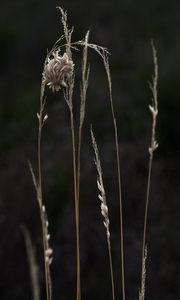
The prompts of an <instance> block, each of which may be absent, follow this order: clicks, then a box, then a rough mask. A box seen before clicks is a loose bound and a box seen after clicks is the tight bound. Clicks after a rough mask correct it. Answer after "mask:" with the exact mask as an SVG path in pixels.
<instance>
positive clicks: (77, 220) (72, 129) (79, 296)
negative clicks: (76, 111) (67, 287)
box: [70, 108, 81, 300]
mask: <svg viewBox="0 0 180 300" xmlns="http://www.w3.org/2000/svg"><path fill="white" fill-rule="evenodd" d="M70 113H71V133H72V147H73V170H74V197H75V216H76V241H77V243H76V245H77V300H81V289H80V286H81V281H80V250H79V205H78V198H77V179H76V157H75V137H74V119H73V112H72V108H71V109H70Z"/></svg>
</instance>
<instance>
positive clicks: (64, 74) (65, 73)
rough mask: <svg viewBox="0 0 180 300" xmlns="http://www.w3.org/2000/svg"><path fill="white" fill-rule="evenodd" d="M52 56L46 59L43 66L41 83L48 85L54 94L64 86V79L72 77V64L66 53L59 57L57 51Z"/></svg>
mask: <svg viewBox="0 0 180 300" xmlns="http://www.w3.org/2000/svg"><path fill="white" fill-rule="evenodd" d="M52 56H53V58H51V59H50V58H48V59H47V62H46V64H45V67H44V71H43V74H42V75H43V79H42V82H43V83H44V84H47V85H49V87H50V88H52V91H53V92H54V91H55V90H56V91H59V89H60V88H61V87H60V86H61V85H62V86H66V82H65V78H67V79H68V78H69V77H70V76H72V74H73V69H74V64H73V61H72V60H69V58H68V56H67V54H66V53H64V54H63V56H60V55H59V54H58V51H55V52H53V53H52Z"/></svg>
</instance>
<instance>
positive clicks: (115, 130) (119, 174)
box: [103, 52, 125, 300]
mask: <svg viewBox="0 0 180 300" xmlns="http://www.w3.org/2000/svg"><path fill="white" fill-rule="evenodd" d="M103 62H104V67H105V70H106V74H107V79H108V85H109V97H110V103H111V112H112V117H113V123H114V134H115V143H116V159H117V171H118V188H119V209H120V232H121V237H120V239H121V274H122V277H121V278H122V294H123V300H125V283H124V242H123V211H122V193H121V172H120V158H119V142H118V132H117V125H116V118H115V113H114V105H113V98H112V81H111V74H110V68H109V61H108V55H107V53H106V52H104V53H103Z"/></svg>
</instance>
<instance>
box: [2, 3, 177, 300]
mask: <svg viewBox="0 0 180 300" xmlns="http://www.w3.org/2000/svg"><path fill="white" fill-rule="evenodd" d="M57 5H59V6H61V7H62V8H64V10H67V12H68V23H69V28H71V27H72V26H74V33H73V36H72V41H77V40H80V39H82V38H83V37H84V36H85V34H86V32H87V30H89V29H90V42H91V43H96V44H99V45H101V46H103V47H106V48H108V50H109V52H110V53H111V55H110V58H109V60H110V69H111V77H112V84H113V85H112V87H113V98H114V106H115V114H116V118H117V126H118V137H119V147H120V162H121V175H122V197H123V216H124V256H125V257H124V260H125V284H126V297H127V299H129V300H135V299H138V294H139V290H138V289H139V287H140V276H141V251H142V235H143V222H144V210H145V198H146V187H147V174H148V163H149V162H148V160H149V154H148V147H149V146H150V139H151V126H152V116H151V113H150V111H149V109H148V105H149V104H151V100H152V94H151V91H150V89H149V84H148V82H149V81H151V80H152V75H153V72H154V66H153V58H152V49H151V39H153V40H154V45H155V47H156V49H157V56H158V62H159V82H158V99H159V114H158V120H157V128H156V138H157V141H158V143H159V148H158V150H156V152H155V153H154V161H153V168H152V181H151V190H150V203H149V212H148V224H147V244H148V258H147V277H146V296H145V299H146V300H150V299H154V300H156V299H164V300H165V299H179V298H180V272H179V270H180V254H179V245H180V201H179V195H180V184H179V182H180V158H179V156H180V155H179V153H180V125H179V123H180V120H179V113H180V72H179V65H180V2H179V1H175V0H174V1H173V0H171V1H168V0H151V1H143V0H136V1H132V0H122V1H115V0H111V1H110V0H108V1H93V0H91V1H88V2H87V1H82V0H81V1H80V0H79V1H78V0H66V1H65V0H62V1H60V2H57V1H54V0H51V1H47V0H23V1H22V0H21V1H20V0H16V1H14V0H11V1H10V0H6V1H5V0H1V2H0V14H1V17H0V59H1V68H0V299H1V300H6V299H8V300H9V299H11V300H15V299H18V300H24V299H27V300H29V299H32V293H31V285H30V278H29V266H28V261H27V254H26V248H25V242H24V237H23V234H22V231H21V229H20V224H22V223H24V224H25V225H26V227H27V228H28V230H29V232H30V235H31V238H32V241H33V244H34V246H35V248H36V257H37V264H38V270H39V280H40V286H41V299H45V282H44V267H43V255H42V253H43V252H42V231H41V222H40V217H39V207H38V203H37V201H36V193H35V188H34V186H33V182H32V178H31V174H30V171H29V167H28V163H27V160H28V159H29V160H30V161H31V164H32V166H33V169H34V172H35V174H36V176H37V174H38V172H37V136H38V120H37V116H36V114H37V112H38V111H39V95H40V84H41V76H42V70H43V63H44V59H45V57H46V53H47V49H49V50H50V49H51V47H52V46H53V45H54V43H55V41H56V40H57V39H58V38H59V37H60V36H61V35H62V34H63V27H62V24H61V15H60V12H59V11H58V10H57V9H56V6H57ZM88 58H89V63H90V67H91V72H90V79H89V87H88V94H87V105H86V117H85V123H84V127H83V132H82V155H81V183H80V252H81V284H82V299H86V300H90V299H93V298H96V299H104V300H107V299H110V298H111V281H110V269H109V260H108V249H107V242H106V234H105V229H104V226H103V224H102V221H103V217H102V216H101V213H100V201H99V199H98V190H97V186H96V176H97V174H96V169H95V165H94V162H93V156H94V153H93V150H92V146H91V138H90V124H92V126H93V131H94V134H95V137H96V140H97V143H98V148H99V152H100V156H101V163H102V170H103V179H104V186H105V189H106V194H107V204H108V207H109V218H110V232H111V243H112V260H113V266H114V279H115V294H116V298H117V299H122V288H121V262H120V229H119V200H118V183H117V168H116V150H115V142H114V128H113V122H112V115H111V109H110V101H109V97H108V95H109V94H108V86H107V78H106V75H105V71H104V68H103V63H102V60H101V58H100V57H99V56H98V54H97V53H95V52H93V50H89V52H88ZM73 59H74V63H75V70H76V84H75V90H74V98H73V102H74V117H75V131H76V137H77V132H78V125H79V104H80V97H79V84H80V80H81V59H82V52H81V51H78V52H77V51H76V52H75V51H74V56H73ZM46 96H47V104H46V107H45V114H46V113H47V114H48V120H47V121H46V123H45V126H44V127H43V133H42V184H43V200H44V204H45V206H46V209H47V214H48V218H49V224H50V225H49V231H50V234H51V240H50V246H51V247H52V248H53V249H54V254H53V264H52V266H51V274H52V283H53V299H54V300H58V299H62V300H66V299H75V297H76V239H75V217H74V195H73V169H72V144H71V130H70V119H69V110H68V107H67V104H66V102H65V100H64V98H63V92H62V90H60V91H59V92H58V93H54V94H53V93H52V92H51V90H49V89H47V88H46Z"/></svg>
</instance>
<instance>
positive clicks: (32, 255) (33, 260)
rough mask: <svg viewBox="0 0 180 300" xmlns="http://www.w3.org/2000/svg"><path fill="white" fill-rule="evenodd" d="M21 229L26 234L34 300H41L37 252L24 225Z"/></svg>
mask: <svg viewBox="0 0 180 300" xmlns="http://www.w3.org/2000/svg"><path fill="white" fill-rule="evenodd" d="M21 229H22V232H23V234H24V240H25V243H26V251H27V257H28V262H29V270H30V278H31V288H32V293H33V300H40V287H39V279H38V268H37V264H36V256H35V250H34V247H33V244H32V241H31V238H30V235H29V232H28V230H27V228H26V227H25V225H24V224H21Z"/></svg>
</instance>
